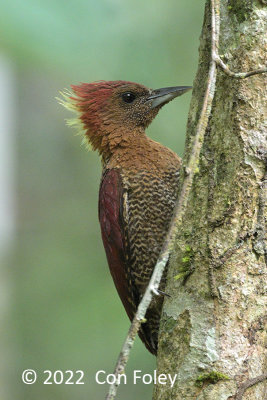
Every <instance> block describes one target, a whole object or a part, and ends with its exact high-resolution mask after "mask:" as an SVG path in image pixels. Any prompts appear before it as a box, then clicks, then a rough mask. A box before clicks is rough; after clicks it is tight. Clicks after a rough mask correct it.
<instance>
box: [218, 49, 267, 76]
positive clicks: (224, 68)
mask: <svg viewBox="0 0 267 400" xmlns="http://www.w3.org/2000/svg"><path fill="white" fill-rule="evenodd" d="M213 58H214V59H215V61H216V63H217V65H219V67H221V69H222V70H223V71H224V72H225V73H226V74H227V75H229V76H232V77H233V78H239V79H245V78H248V77H249V76H252V75H257V74H264V73H266V72H267V68H260V69H255V70H254V71H249V72H233V71H231V70H230V69H229V68H228V67H227V65H226V64H225V63H224V62H223V60H222V59H221V57H220V56H219V55H218V54H213Z"/></svg>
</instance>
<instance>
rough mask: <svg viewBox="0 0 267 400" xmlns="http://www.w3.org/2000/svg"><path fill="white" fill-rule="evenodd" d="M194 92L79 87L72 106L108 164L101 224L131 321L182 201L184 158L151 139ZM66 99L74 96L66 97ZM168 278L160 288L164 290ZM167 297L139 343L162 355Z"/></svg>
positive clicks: (157, 300) (158, 302) (152, 311)
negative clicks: (172, 105)
mask: <svg viewBox="0 0 267 400" xmlns="http://www.w3.org/2000/svg"><path fill="white" fill-rule="evenodd" d="M189 89H190V87H184V86H183V87H173V88H164V89H158V90H151V89H148V88H146V87H145V86H142V85H139V84H136V83H131V82H125V81H114V82H96V83H91V84H85V83H83V84H81V85H78V86H72V90H73V92H74V95H73V96H70V100H69V101H70V102H69V103H68V104H66V102H65V103H64V105H65V106H67V107H68V108H72V109H74V110H76V111H77V112H78V117H79V120H80V121H81V122H82V127H83V129H84V134H85V136H86V138H87V140H88V142H89V143H90V144H91V146H92V147H93V149H94V150H97V151H98V152H99V154H100V155H101V158H102V164H103V175H102V179H101V184H100V191H99V221H100V225H101V232H102V239H103V243H104V247H105V251H106V255H107V259H108V263H109V267H110V272H111V275H112V277H113V280H114V283H115V285H116V288H117V291H118V293H119V295H120V298H121V300H122V303H123V305H124V307H125V309H126V312H127V314H128V316H129V318H130V319H132V318H133V316H134V313H135V312H136V309H137V306H138V304H139V302H140V300H141V298H142V296H143V294H144V291H145V289H146V287H147V285H148V282H149V279H150V277H151V274H152V271H153V268H154V266H155V263H156V261H157V258H158V255H159V252H160V249H161V247H162V244H163V242H164V238H165V236H166V233H167V231H168V228H169V224H170V220H171V217H172V213H173V208H174V204H175V201H176V196H177V185H178V180H179V168H180V164H181V162H180V159H179V157H178V156H177V155H176V154H175V153H174V152H172V151H171V150H169V149H168V148H166V147H164V146H163V145H161V144H160V143H157V142H155V141H153V140H151V139H149V138H148V137H147V136H146V135H145V128H146V127H147V126H148V125H149V124H150V122H151V121H152V120H153V118H154V117H155V116H156V115H157V113H158V111H159V109H160V108H161V107H162V106H163V105H164V104H166V103H167V102H169V101H170V100H172V99H173V98H174V97H177V96H179V95H181V94H183V93H185V92H186V91H188V90H189ZM65 99H67V96H66V95H65ZM165 277H166V273H165V274H164V276H163V279H162V281H161V284H160V290H162V291H163V290H164V286H165ZM162 302H163V297H162V296H154V298H153V300H152V303H151V305H150V307H149V309H148V311H147V313H146V320H147V322H145V323H144V324H142V327H141V330H140V332H139V336H140V338H141V339H142V341H143V342H144V343H145V345H146V347H147V348H148V350H149V351H150V352H151V353H153V354H156V352H157V336H158V329H159V320H160V313H161V308H162Z"/></svg>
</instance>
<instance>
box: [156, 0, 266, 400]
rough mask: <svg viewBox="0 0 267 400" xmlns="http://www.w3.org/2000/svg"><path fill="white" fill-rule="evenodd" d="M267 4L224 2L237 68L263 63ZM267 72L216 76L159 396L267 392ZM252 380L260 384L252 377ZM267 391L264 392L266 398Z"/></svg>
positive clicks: (173, 278) (205, 43)
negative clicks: (166, 380)
mask: <svg viewBox="0 0 267 400" xmlns="http://www.w3.org/2000/svg"><path fill="white" fill-rule="evenodd" d="M264 3H265V0H261V1H255V2H252V1H249V0H222V1H221V28H220V51H219V53H220V55H223V56H224V57H223V61H224V62H225V63H226V64H228V66H229V68H230V69H231V70H232V71H236V72H240V71H250V70H253V69H258V68H260V67H263V66H264V58H265V53H264V52H265V51H266V50H265V47H264V46H265V44H264V35H265V34H266V19H267V10H266V7H264ZM210 20H211V18H210V2H209V1H207V4H206V9H205V17H204V24H203V29H202V35H201V41H200V56H199V68H198V72H197V76H196V79H195V82H194V90H193V97H192V102H191V107H190V112H189V119H188V129H187V139H186V150H185V159H187V157H188V155H189V153H190V148H191V144H192V140H193V137H194V132H195V127H196V124H197V121H198V117H199V113H200V110H201V106H202V98H203V93H204V91H205V88H206V81H205V77H206V76H207V70H208V67H209V63H210V28H211V25H210ZM265 84H266V74H259V75H255V76H252V77H249V78H247V79H243V80H240V79H235V78H233V77H229V76H227V75H226V74H225V73H224V72H223V71H221V70H218V76H217V82H216V93H215V97H214V101H213V105H212V111H211V117H210V120H209V124H208V128H207V131H206V135H205V140H204V143H203V148H202V151H201V156H200V160H199V167H198V171H197V174H196V175H195V178H194V183H193V187H192V190H191V194H190V199H189V202H188V206H187V211H186V214H185V217H184V219H183V223H182V225H181V226H179V227H178V233H177V237H176V241H175V246H174V249H173V252H172V256H171V261H170V266H169V271H168V282H167V287H166V290H165V291H166V293H168V294H169V295H170V296H171V297H170V298H168V297H166V298H165V302H164V307H163V312H162V318H161V328H160V334H159V350H158V359H157V362H158V374H171V375H172V376H174V375H175V374H176V373H177V378H176V381H175V384H174V386H173V387H171V386H170V385H168V384H166V385H163V384H157V385H156V386H155V389H154V396H153V398H154V400H172V399H175V400H193V399H194V400H204V399H205V400H230V399H236V400H241V399H243V400H256V399H257V400H264V398H265V397H264V396H266V391H265V390H266V379H265V374H266V371H267V368H266V366H267V365H266V352H265V348H264V341H265V343H266V314H265V312H266V297H264V294H265V293H264V289H266V262H267V253H266V218H267V207H266V203H265V200H266V164H267V135H266V128H267V127H266V125H265V126H264V123H265V124H266V115H265V116H264V112H265V113H266V96H265V98H264V94H265V93H264V86H265ZM254 378H257V379H256V380H254V381H253V379H254ZM264 393H265V395H264Z"/></svg>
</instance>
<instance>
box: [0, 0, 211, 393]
mask: <svg viewBox="0 0 267 400" xmlns="http://www.w3.org/2000/svg"><path fill="white" fill-rule="evenodd" d="M203 12H204V0H198V1H196V0H180V1H176V0H166V1H163V0H146V1H143V0H142V1H141V0H135V1H133V0H130V1H123V0H99V1H92V0H76V1H74V0H70V1H63V0H61V1H60V0H53V1H51V0H46V1H44V0H23V1H22V0H10V1H8V2H7V1H5V2H1V12H0V87H1V91H0V92H1V93H0V106H1V107H0V108H1V111H0V117H1V118H0V119H1V122H0V129H1V130H0V146H1V150H0V187H1V188H0V197H1V198H2V200H1V202H0V221H1V222H0V250H1V256H0V261H1V269H0V273H1V278H0V282H1V283H0V319H1V344H0V345H1V362H0V371H1V376H0V398H1V399H3V400H16V399H19V400H20V399H21V400H22V399H23V400H24V399H25V400H26V399H27V400H33V399H40V400H44V399H51V400H54V399H55V400H61V399H64V400H69V399H74V398H75V399H77V400H80V399H103V398H104V394H105V393H106V391H107V386H106V385H97V384H96V383H95V373H96V371H97V370H99V369H102V370H106V371H108V372H112V371H113V367H114V363H115V361H116V359H117V356H118V353H119V350H120V347H121V344H122V342H123V340H124V338H125V335H126V332H127V330H128V326H129V321H128V319H127V317H126V314H125V312H124V309H123V307H122V305H121V303H120V301H119V298H118V295H117V293H116V291H115V288H114V285H113V282H112V280H111V277H110V274H109V271H108V266H107V262H106V258H105V254H104V250H103V246H102V242H101V236H100V230H99V226H98V217H97V197H98V186H99V180H100V174H101V167H100V162H99V159H98V156H97V154H95V153H93V152H87V151H86V150H85V148H82V147H81V145H80V138H79V137H75V136H74V134H73V131H72V130H71V129H68V128H67V127H66V126H65V123H64V119H65V118H68V117H70V115H69V114H68V112H67V111H66V110H64V109H63V108H62V107H61V106H60V105H59V104H58V103H57V102H56V100H55V97H56V96H57V95H58V91H59V90H61V89H63V88H65V87H69V86H70V84H72V83H74V84H75V83H79V82H90V81H95V80H100V79H104V80H117V79H123V80H129V81H135V82H140V83H142V84H145V85H146V86H148V87H151V88H159V87H164V86H174V85H190V84H192V82H193V79H194V75H195V72H196V68H197V59H198V38H199V35H200V30H201V24H202V18H203ZM190 96H191V95H190V94H187V95H185V96H182V97H180V98H178V99H176V100H175V101H173V102H172V103H170V104H169V105H168V106H167V107H166V108H164V109H163V110H162V111H161V112H160V114H159V116H158V117H157V118H156V120H155V121H154V122H153V124H152V126H151V127H150V128H149V130H148V134H149V135H150V136H151V137H152V138H153V139H155V140H157V141H160V142H161V143H163V144H165V145H166V146H168V147H170V148H172V149H173V150H174V151H176V152H177V153H178V154H179V155H182V153H183V145H184V134H185V127H186V119H187V113H188V108H189V102H190ZM26 368H32V369H35V370H36V371H37V373H38V375H39V381H38V382H37V383H35V384H34V385H26V384H23V383H22V382H21V373H22V371H23V370H24V369H26ZM154 368H155V359H154V357H152V356H151V355H150V354H149V353H148V352H147V351H146V350H145V348H144V347H143V345H142V344H141V342H140V341H139V339H138V340H137V341H136V344H135V346H134V349H133V351H132V355H131V359H130V362H129V364H128V366H127V375H128V380H129V381H130V382H129V383H128V385H127V386H122V387H121V388H120V389H119V394H118V400H122V399H124V400H134V399H137V398H140V399H150V398H151V394H152V389H153V386H152V385H143V384H138V385H135V386H134V385H132V383H131V381H132V379H131V376H132V371H133V370H134V369H139V370H142V372H143V373H150V372H151V371H152V370H153V369H154ZM46 369H49V370H52V371H55V370H63V371H64V370H66V369H71V370H77V369H79V370H83V371H84V372H85V378H84V381H85V384H84V385H56V384H54V385H43V384H42V383H41V381H43V380H44V375H43V373H42V371H44V370H46Z"/></svg>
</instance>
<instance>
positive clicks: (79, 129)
mask: <svg viewBox="0 0 267 400" xmlns="http://www.w3.org/2000/svg"><path fill="white" fill-rule="evenodd" d="M59 93H60V95H61V97H56V100H57V101H58V103H59V104H61V105H62V106H63V107H64V108H66V109H67V110H68V111H71V112H73V113H75V114H76V117H74V118H67V119H65V121H66V125H67V126H70V127H71V128H74V129H75V130H76V135H75V136H78V135H79V136H82V145H85V147H86V148H87V150H92V146H91V145H90V143H89V141H88V138H87V136H86V129H85V128H84V126H83V123H82V121H81V120H80V115H81V114H80V111H79V109H78V108H77V106H76V104H75V101H74V100H73V99H71V97H74V96H75V94H74V93H73V92H72V91H71V90H69V89H64V90H63V91H60V92H59Z"/></svg>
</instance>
